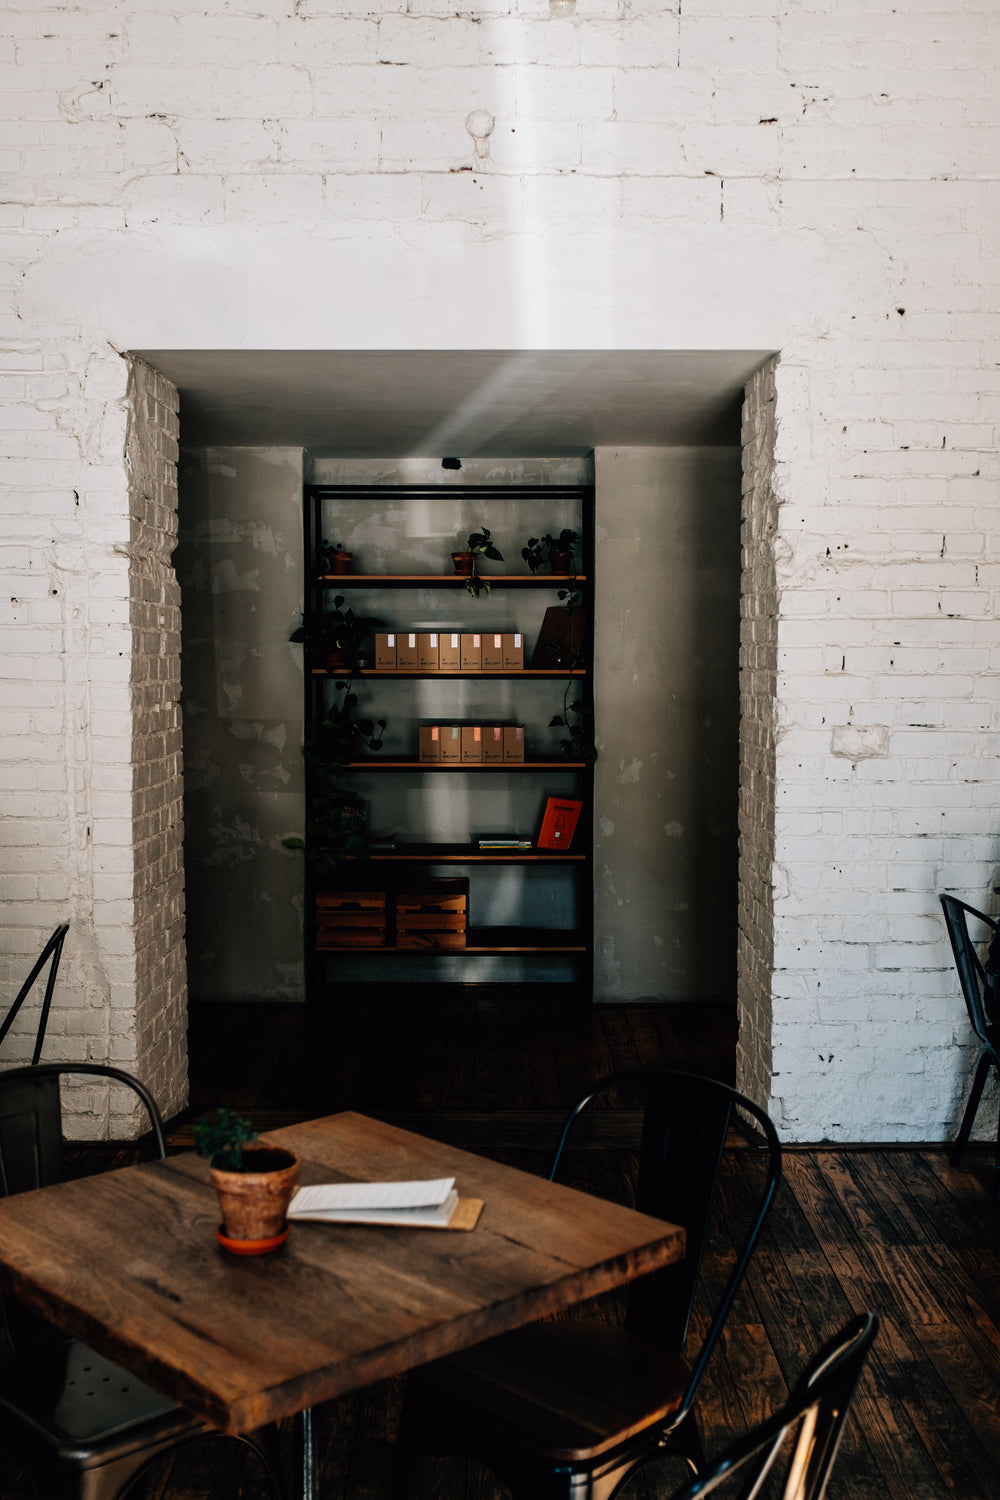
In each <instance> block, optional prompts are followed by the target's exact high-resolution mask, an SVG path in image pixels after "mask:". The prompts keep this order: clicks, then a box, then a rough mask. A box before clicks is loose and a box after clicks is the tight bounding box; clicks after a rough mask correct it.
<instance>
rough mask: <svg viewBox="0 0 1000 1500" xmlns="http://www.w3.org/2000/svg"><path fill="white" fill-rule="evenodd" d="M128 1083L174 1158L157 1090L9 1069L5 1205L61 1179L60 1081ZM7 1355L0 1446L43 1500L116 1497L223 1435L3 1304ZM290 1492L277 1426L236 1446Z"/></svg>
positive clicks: (60, 1068) (4, 1098) (1, 1104)
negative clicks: (165, 1462)
mask: <svg viewBox="0 0 1000 1500" xmlns="http://www.w3.org/2000/svg"><path fill="white" fill-rule="evenodd" d="M64 1074H86V1075H90V1076H92V1077H95V1078H101V1079H107V1080H108V1081H110V1082H113V1083H117V1084H122V1085H124V1086H125V1087H126V1088H129V1089H131V1090H132V1091H133V1093H135V1094H136V1095H137V1096H138V1097H139V1099H141V1101H142V1103H143V1104H144V1105H145V1107H146V1110H147V1112H148V1114H149V1118H150V1121H151V1123H152V1132H153V1139H154V1143H155V1147H156V1153H157V1155H158V1156H159V1157H160V1158H161V1159H162V1158H163V1157H164V1156H165V1155H166V1142H165V1139H164V1133H163V1123H162V1121H161V1119H160V1113H159V1110H158V1109H157V1107H156V1104H155V1102H154V1100H153V1098H152V1096H151V1095H150V1093H149V1091H148V1089H146V1088H144V1086H143V1085H142V1084H141V1083H139V1082H138V1080H137V1079H135V1078H132V1077H131V1076H130V1075H129V1074H128V1073H123V1072H121V1071H120V1069H118V1068H113V1067H107V1066H105V1065H104V1064H102V1063H41V1064H39V1065H38V1066H35V1067H24V1068H10V1069H7V1070H6V1071H2V1072H0V1196H3V1197H5V1196H7V1195H9V1194H11V1193H19V1192H24V1191H26V1190H28V1189H31V1188H36V1187H46V1186H48V1185H49V1184H50V1183H54V1182H59V1181H61V1180H62V1179H63V1160H62V1109H61V1098H60V1078H61V1077H62V1076H63V1075H64ZM0 1312H2V1313H3V1315H4V1318H3V1321H4V1331H5V1333H6V1336H7V1345H8V1349H7V1352H6V1353H5V1354H2V1355H0V1442H2V1443H3V1444H4V1446H5V1447H8V1448H10V1449H11V1450H13V1451H15V1452H18V1453H19V1454H20V1455H21V1456H22V1457H23V1459H24V1461H25V1463H26V1465H27V1467H28V1471H29V1473H30V1474H31V1475H32V1477H33V1478H34V1480H35V1482H36V1484H37V1485H38V1488H39V1491H40V1493H41V1494H42V1495H43V1496H45V1497H46V1500H118V1497H119V1496H123V1495H125V1494H126V1493H127V1492H128V1491H129V1489H130V1488H131V1487H132V1485H133V1484H134V1483H135V1482H136V1480H137V1479H138V1478H139V1476H140V1474H141V1473H142V1471H144V1470H145V1469H146V1468H147V1467H148V1465H149V1464H150V1463H152V1461H153V1460H154V1459H155V1458H157V1457H159V1456H160V1455H161V1454H163V1453H165V1452H167V1451H169V1450H172V1449H176V1448H180V1447H182V1446H184V1445H186V1444H188V1443H191V1442H194V1441H197V1440H200V1439H202V1438H207V1437H213V1438H219V1437H221V1436H223V1434H220V1433H218V1432H216V1431H215V1430H214V1429H213V1428H210V1427H208V1426H206V1425H205V1424H204V1423H203V1422H201V1421H200V1420H198V1419H197V1418H195V1417H192V1416H189V1415H188V1413H187V1412H185V1411H183V1410H182V1409H181V1408H180V1407H179V1406H176V1405H175V1404H174V1403H173V1402H172V1401H170V1400H168V1399H167V1398H166V1397H165V1396H161V1395H160V1394H159V1392H157V1391H154V1390H153V1389H152V1388H151V1387H150V1386H148V1385H146V1384H145V1383H144V1382H143V1381H141V1380H139V1379H137V1378H136V1377H135V1376H133V1375H130V1374H129V1373H128V1372H127V1371H126V1370H123V1369H122V1368H121V1366H120V1365H116V1364H114V1363H113V1362H112V1361H111V1360H109V1359H106V1358H105V1357H104V1356H103V1355H101V1354H98V1353H97V1352H96V1351H95V1350H93V1349H90V1348H89V1347H88V1346H87V1345H86V1344H83V1343H81V1342H80V1341H79V1340H77V1339H71V1338H67V1337H66V1335H65V1334H63V1333H61V1332H60V1331H59V1330H57V1329H55V1328H53V1327H52V1326H51V1325H50V1324H48V1323H45V1322H44V1321H43V1320H42V1319H40V1318H38V1317H36V1316H34V1315H33V1314H31V1313H27V1312H25V1310H24V1309H22V1308H21V1307H20V1306H19V1304H17V1303H14V1302H11V1301H9V1300H6V1299H0ZM229 1441H240V1442H244V1443H246V1444H248V1446H249V1447H250V1448H252V1449H253V1450H254V1452H255V1453H256V1454H257V1456H258V1457H259V1459H260V1460H261V1463H262V1465H263V1471H264V1477H265V1480H266V1484H267V1489H268V1493H269V1494H270V1495H271V1497H272V1500H280V1497H281V1493H282V1489H281V1481H280V1467H279V1462H278V1455H277V1434H276V1430H275V1429H266V1430H264V1431H263V1432H260V1433H253V1434H250V1435H248V1436H247V1437H246V1438H241V1439H232V1438H230V1439H229Z"/></svg>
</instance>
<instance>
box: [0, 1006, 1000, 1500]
mask: <svg viewBox="0 0 1000 1500" xmlns="http://www.w3.org/2000/svg"><path fill="white" fill-rule="evenodd" d="M734 1049H735V1014H734V1007H732V1006H729V1005H725V1004H712V1005H708V1004H703V1003H702V1004H699V1003H693V1004H689V1005H685V1006H663V1007H653V1006H650V1007H637V1008H633V1007H617V1006H607V1007H583V1006H581V1005H580V1004H579V1002H578V1001H577V1000H575V999H574V998H573V997H572V996H568V995H557V996H556V998H555V999H553V998H552V996H551V993H547V992H545V991H539V990H534V991H524V992H520V993H519V992H517V991H515V992H513V993H511V992H510V991H509V990H508V991H506V992H504V991H502V990H501V989H499V987H498V988H497V989H484V990H482V991H479V992H468V991H464V990H460V991H458V992H455V991H453V990H452V991H445V992H441V991H436V992H435V991H417V992H412V991H411V992H409V993H403V992H402V987H400V992H397V993H388V992H377V993H374V994H372V993H368V994H359V995H355V996H351V997H344V996H340V997H335V998H334V997H331V998H330V1000H329V1002H328V1004H327V1005H326V1006H325V1007H323V1008H322V1009H321V1011H320V1012H319V1013H318V1014H313V1015H310V1016H307V1015H305V1014H304V1013H303V1012H302V1011H301V1010H300V1009H299V1008H297V1007H290V1006H261V1007H230V1006H219V1007H215V1006H212V1007H209V1006H203V1007H200V1008H198V1009H197V1010H196V1011H195V1014H194V1015H193V1016H192V1024H191V1064H192V1105H191V1109H190V1110H189V1111H188V1112H187V1114H186V1116H184V1117H181V1118H180V1119H178V1120H175V1121H173V1122H171V1128H170V1140H171V1149H190V1145H191V1127H192V1121H193V1118H194V1116H195V1115H196V1114H197V1113H199V1112H200V1111H201V1110H203V1109H205V1108H207V1107H209V1106H210V1105H213V1104H217V1103H227V1104H231V1105H234V1106H236V1107H239V1108H241V1109H243V1110H245V1111H246V1112H247V1113H248V1114H249V1115H250V1116H251V1118H253V1119H254V1122H255V1123H256V1124H258V1126H259V1127H261V1128H264V1129H266V1128H268V1127H272V1128H273V1127H275V1126H278V1125H281V1124H285V1123H288V1122H290V1121H291V1120H293V1119H298V1118H302V1117H303V1116H308V1115H313V1114H317V1113H324V1112H330V1111H334V1110H338V1109H345V1108H350V1109H360V1110H362V1111H364V1112H367V1113H370V1114H375V1115H378V1116H380V1117H382V1118H387V1119H392V1120H394V1121H396V1122H398V1123H400V1124H402V1125H404V1126H406V1127H407V1128H410V1129H414V1130H418V1131H422V1132H424V1133H425V1134H428V1135H433V1136H435V1137H436V1138H437V1139H441V1140H446V1141H451V1142H454V1143H455V1144H456V1145H461V1146H464V1147H468V1148H469V1149H471V1150H474V1151H479V1152H481V1153H483V1154H484V1155H489V1156H494V1157H496V1158H497V1159H498V1160H502V1161H506V1162H509V1163H510V1164H511V1165H514V1166H519V1167H521V1168H522V1169H524V1170H526V1171H534V1172H542V1171H544V1170H546V1166H547V1162H548V1158H549V1155H550V1151H551V1148H552V1146H553V1145H554V1143H555V1141H556V1139H557V1138H558V1131H559V1127H560V1123H561V1120H562V1117H563V1113H564V1111H565V1109H566V1108H567V1106H568V1105H569V1104H570V1103H571V1102H572V1100H573V1099H574V1098H575V1097H576V1096H577V1095H578V1094H579V1093H582V1092H583V1091H584V1089H585V1088H586V1087H587V1085H588V1084H589V1083H590V1082H591V1081H592V1080H593V1078H594V1077H596V1076H598V1075H601V1074H604V1073H605V1072H607V1071H610V1070H614V1069H616V1068H623V1067H641V1066H657V1065H659V1066H679V1067H690V1068H691V1069H693V1070H694V1071H698V1072H705V1073H709V1074H714V1075H715V1076H718V1077H722V1078H725V1079H727V1080H729V1081H731V1079H732V1072H733V1059H734ZM585 1118H586V1117H585ZM638 1120H639V1116H638V1114H637V1112H636V1111H635V1110H634V1109H632V1108H629V1107H626V1106H624V1105H623V1106H622V1107H620V1108H617V1109H607V1110H604V1111H601V1112H595V1113H594V1115H592V1116H591V1117H590V1119H589V1120H588V1121H587V1128H586V1133H585V1134H584V1135H583V1136H582V1137H580V1138H579V1140H578V1142H577V1144H576V1145H575V1146H574V1149H573V1151H572V1152H571V1153H570V1155H569V1159H568V1160H567V1163H566V1167H567V1173H568V1178H569V1180H571V1181H573V1182H574V1183H575V1184H576V1185H578V1186H580V1187H582V1188H584V1189H585V1190H586V1191H588V1192H591V1193H594V1194H596V1195H598V1196H606V1197H614V1198H617V1199H620V1200H621V1201H629V1197H630V1193H631V1191H632V1188H633V1186H634V1176H635V1156H634V1145H635V1140H636V1134H637V1129H638ZM131 1154H132V1153H131V1151H130V1149H129V1148H126V1149H124V1150H122V1149H118V1148H92V1147H91V1148H86V1149H81V1150H80V1151H78V1152H77V1153H75V1154H74V1157H73V1161H74V1169H75V1170H79V1171H83V1170H92V1169H95V1168H96V1167H102V1168H103V1167H107V1166H113V1165H115V1164H116V1163H119V1162H121V1161H124V1160H127V1159H129V1158H130V1156H131ZM758 1168H759V1162H758V1159H757V1154H756V1153H755V1152H754V1151H753V1150H752V1149H751V1148H749V1147H748V1146H746V1144H745V1143H743V1142H742V1141H741V1140H740V1139H738V1138H734V1141H733V1145H732V1149H731V1150H730V1151H729V1152H728V1153H727V1155H726V1159H725V1161H724V1165H723V1171H722V1177H721V1187H720V1194H719V1218H718V1223H717V1224H716V1225H715V1227H714V1229H713V1234H712V1236H711V1240H710V1244H709V1248H708V1252H707V1254H706V1260H705V1265H704V1271H703V1278H702V1290H701V1293H700V1295H699V1298H698V1302H697V1305H696V1308H695V1312H694V1316H693V1319H692V1335H693V1337H694V1338H697V1336H698V1334H699V1333H700V1332H701V1331H702V1329H703V1328H704V1327H705V1325H706V1323H707V1320H708V1317H709V1313H710V1305H711V1300H712V1298H713V1296H716V1295H717V1294H718V1292H719V1290H720V1289H721V1286H722V1285H723V1282H724V1278H725V1275H726V1272H727V1269H728V1267H729V1265H730V1264H731V1263H732V1258H733V1254H734V1248H733V1247H734V1242H735V1240H736V1239H737V1238H738V1235H739V1232H740V1227H741V1225H742V1224H743V1222H744V1221H745V1219H746V1216H747V1214H748V1212H749V1210H750V1206H751V1203H752V1199H753V1192H754V1184H755V1175H756V1173H757V1171H758ZM992 1191H993V1169H992V1154H991V1153H990V1152H989V1151H985V1150H983V1149H981V1148H974V1149H972V1150H971V1151H969V1152H968V1153H967V1154H966V1156H965V1158H964V1159H963V1162H962V1164H961V1166H960V1167H955V1166H954V1165H952V1163H951V1162H950V1160H949V1157H948V1155H947V1153H946V1152H945V1151H943V1150H941V1149H936V1148H918V1147H914V1148H908V1147H907V1148H885V1149H878V1148H870V1147H866V1148H858V1149H856V1150H850V1149H845V1148H838V1147H833V1146H825V1147H822V1148H818V1149H815V1150H811V1149H809V1150H807V1149H791V1150H788V1151H786V1152H785V1180H784V1181H783V1182H782V1184H781V1186H780V1187H779V1190H778V1194H777V1197H776V1200H775V1204H774V1208H773V1211H772V1214H771V1217H770V1220H769V1222H768V1225H767V1226H766V1228H765V1230H764V1233H763V1235H762V1237H761V1241H760V1244H759V1247H758V1251H757V1254H756V1257H755V1259H754V1262H753V1263H752V1265H751V1269H750V1272H749V1274H748V1277H747V1281H746V1284H745V1288H744V1290H743V1292H742V1294H741V1295H740V1297H739V1299H738V1301H737V1303H736V1306H735V1308H734V1310H733V1313H732V1315H731V1318H730V1321H729V1326H728V1328H727V1332H726V1335H725V1338H724V1341H723V1346H722V1348H721V1349H720V1350H719V1351H717V1354H716V1357H715V1360H714V1362H713V1364H712V1365H711V1366H710V1367H709V1371H708V1373H707V1375H706V1378H705V1380H704V1383H703V1386H702V1391H701V1396H700V1400H699V1413H700V1417H701V1422H702V1427H703V1430H704V1434H705V1441H706V1446H707V1448H708V1450H709V1452H710V1453H711V1452H714V1451H718V1450H719V1449H720V1448H721V1447H723V1446H724V1445H725V1443H726V1442H727V1441H728V1440H729V1439H730V1438H732V1437H734V1436H736V1435H737V1434H739V1433H741V1432H743V1431H745V1430H746V1429H747V1428H748V1426H750V1425H751V1424H753V1423H754V1422H756V1421H759V1420H760V1419H761V1418H762V1417H763V1416H765V1415H766V1414H767V1413H768V1412H770V1411H772V1410H773V1409H774V1407H775V1406H776V1405H778V1404H779V1403H780V1401H781V1399H782V1398H783V1396H784V1395H785V1393H786V1391H787V1390H788V1388H789V1386H790V1385H791V1384H792V1383H793V1382H794V1380H795V1378H796V1377H797V1375H798V1373H799V1372H800V1370H801V1369H802V1367H803V1365H804V1364H805V1363H806V1361H807V1360H808V1358H809V1357H810V1356H811V1354H812V1353H813V1351H814V1350H815V1349H816V1348H817V1346H818V1345H819V1344H820V1343H821V1342H822V1340H823V1339H825V1338H826V1337H827V1336H829V1335H830V1334H831V1333H832V1332H834V1331H835V1330H836V1329H837V1328H838V1327H839V1326H840V1325H841V1324H842V1323H843V1322H845V1321H846V1320H847V1319H848V1318H849V1317H850V1316H851V1315H852V1314H853V1313H854V1312H856V1311H860V1310H861V1309H864V1308H871V1309H872V1310H873V1311H875V1312H877V1313H878V1314H879V1315H880V1317H881V1319H882V1328H881V1332H880V1336H879V1339H878V1341H877V1343H876V1346H875V1348H874V1351H873V1354H872V1357H871V1360H870V1362H869V1366H868V1369H867V1371H866V1373H865V1376H864V1378H863V1380H862V1383H861V1386H860V1389H859V1391H858V1395H857V1398H856V1401H855V1407H854V1412H853V1414H852V1418H851V1422H850V1424H849V1427H848V1430H847V1433H846V1435H845V1439H844V1443H843V1445H842V1449H841V1453H840V1456H839V1459H838V1464H837V1468H836V1470H835V1472H834V1476H833V1479H832V1481H831V1484H830V1487H829V1490H828V1492H827V1493H828V1497H829V1500H946V1497H952V1496H956V1497H957V1496H961V1497H963V1500H997V1497H1000V1257H998V1255H997V1243H998V1238H1000V1211H998V1210H997V1209H996V1208H994V1207H993V1202H992ZM623 1306H624V1294H622V1293H615V1294H609V1295H608V1296H607V1297H605V1298H602V1299H600V1302H599V1304H597V1305H596V1307H595V1308H594V1309H593V1312H594V1315H596V1316H600V1317H604V1318H612V1319H614V1318H618V1317H620V1316H621V1314H622V1309H623ZM569 1315H580V1314H579V1312H577V1313H576V1314H569ZM401 1393H402V1382H401V1381H390V1382H385V1383H383V1384H380V1385H377V1386H373V1387H371V1388H369V1389H367V1390H364V1391H359V1392H356V1393H354V1394H353V1395H351V1396H348V1397H345V1398H344V1399H343V1400H341V1401H339V1402H336V1403H333V1404H331V1405H330V1406H329V1407H326V1408H323V1409H322V1411H321V1412H320V1413H319V1414H318V1416H317V1422H318V1432H319V1460H320V1479H321V1483H320V1494H321V1496H322V1497H323V1500H382V1497H387V1496H388V1495H389V1489H390V1482H391V1473H392V1451H393V1441H394V1435H395V1429H396V1423H397V1420H398V1413H399V1404H400V1399H401ZM681 1478H682V1472H681V1470H680V1467H679V1466H678V1465H677V1463H676V1462H667V1461H664V1462H663V1463H658V1464H656V1465H653V1466H652V1467H651V1468H650V1469H649V1470H648V1471H646V1472H645V1473H644V1474H642V1475H640V1476H638V1477H637V1479H636V1480H635V1481H634V1483H633V1484H632V1485H631V1486H630V1487H629V1489H628V1490H627V1491H626V1494H625V1496H623V1500H665V1497H667V1496H669V1495H670V1494H671V1493H672V1491H673V1489H674V1488H675V1487H676V1486H677V1485H678V1484H679V1483H680V1481H681ZM505 1493H506V1492H505V1491H503V1490H502V1489H501V1488H500V1487H499V1486H498V1485H497V1484H496V1483H495V1482H494V1481H493V1480H492V1479H491V1477H490V1476H489V1475H488V1474H486V1473H485V1472H484V1471H482V1470H479V1469H477V1468H476V1467H475V1466H474V1465H469V1464H467V1463H464V1462H452V1461H447V1462H445V1461H441V1462H434V1463H431V1462H428V1463H425V1464H424V1465H422V1466H421V1467H420V1469H419V1470H418V1473H417V1482H416V1484H415V1485H414V1489H413V1496H414V1500H504V1497H505ZM262 1495H263V1489H262V1486H261V1484H260V1481H259V1476H258V1474H257V1472H256V1470H255V1468H254V1464H253V1461H252V1459H251V1457H250V1456H249V1455H248V1454H245V1453H243V1452H242V1450H234V1449H233V1447H232V1445H231V1444H229V1443H226V1442H218V1443H212V1444H208V1445H201V1446H198V1447H196V1448H193V1449H190V1450H187V1451H186V1452H184V1453H182V1454H180V1455H178V1456H175V1457H172V1458H169V1459H165V1460H162V1461H160V1463H159V1464H158V1465H157V1467H156V1469H155V1470H154V1472H153V1473H152V1474H151V1475H150V1476H149V1478H148V1480H147V1481H146V1482H145V1485H144V1488H140V1490H138V1491H137V1492H136V1493H135V1495H134V1497H133V1500H257V1497H259V1496H262ZM29 1497H34V1491H33V1490H32V1489H31V1487H30V1484H29V1482H28V1479H27V1477H26V1475H25V1474H24V1473H23V1472H22V1471H21V1470H20V1469H19V1468H18V1466H17V1464H16V1462H15V1460H14V1459H13V1458H11V1457H10V1456H9V1455H5V1454H3V1453H0V1500H29ZM43 1500H49V1497H43Z"/></svg>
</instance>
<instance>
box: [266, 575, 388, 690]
mask: <svg viewBox="0 0 1000 1500" xmlns="http://www.w3.org/2000/svg"><path fill="white" fill-rule="evenodd" d="M343 603H344V595H343V594H337V595H335V597H334V600H333V608H332V609H328V610H324V612H323V614H322V615H320V617H319V618H318V620H316V621H314V622H313V621H310V622H309V623H307V622H306V621H305V620H303V622H302V624H301V625H299V626H298V627H297V628H296V629H295V630H293V631H292V633H291V635H290V636H289V637H288V639H289V640H290V641H297V642H299V643H301V644H303V645H305V646H306V647H307V649H308V650H310V651H312V652H314V653H324V652H325V653H329V652H331V651H341V652H343V654H344V658H345V661H346V664H347V666H348V668H349V669H350V670H352V671H353V670H354V668H355V667H356V666H357V661H358V656H359V654H360V652H361V650H362V647H364V646H365V645H366V644H367V642H368V640H369V639H370V637H371V633H372V631H373V630H374V629H375V628H376V626H378V625H380V624H381V621H380V620H377V619H376V618H375V617H374V616H373V615H356V614H355V613H354V611H353V609H343V608H342V605H343Z"/></svg>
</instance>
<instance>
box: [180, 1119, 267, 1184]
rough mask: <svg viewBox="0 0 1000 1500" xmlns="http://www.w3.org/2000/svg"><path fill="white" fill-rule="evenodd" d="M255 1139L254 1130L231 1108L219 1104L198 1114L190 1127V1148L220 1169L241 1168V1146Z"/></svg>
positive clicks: (255, 1133)
mask: <svg viewBox="0 0 1000 1500" xmlns="http://www.w3.org/2000/svg"><path fill="white" fill-rule="evenodd" d="M256 1139H257V1132H256V1130H254V1128H253V1126H252V1125H251V1124H250V1121H249V1120H245V1119H244V1118H243V1116H242V1115H238V1114H237V1113H236V1112H235V1110H232V1109H227V1108H225V1106H222V1105H220V1107H219V1108H218V1109H213V1110H210V1111H209V1112H208V1114H205V1115H202V1117H201V1119H200V1120H199V1121H198V1123H197V1124H196V1125H195V1127H194V1148H195V1150H196V1151H197V1153H198V1155H199V1156H207V1157H208V1160H209V1163H210V1165H211V1166H213V1167H218V1168H219V1169H220V1170H221V1171H223V1172H242V1171H243V1147H244V1146H248V1145H249V1144H250V1142H251V1141H255V1140H256Z"/></svg>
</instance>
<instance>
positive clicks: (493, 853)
mask: <svg viewBox="0 0 1000 1500" xmlns="http://www.w3.org/2000/svg"><path fill="white" fill-rule="evenodd" d="M369 858H370V859H372V860H378V861H379V862H381V863H386V864H391V863H393V862H394V861H396V862H409V861H418V862H420V863H421V864H461V865H464V864H497V865H505V864H540V865H552V864H557V865H558V864H585V863H586V861H587V858H588V856H587V854H586V853H583V852H581V853H578V854H563V853H556V852H555V851H552V852H550V851H549V850H546V849H476V848H475V847H474V846H473V845H471V844H398V845H397V846H396V848H395V849H392V850H388V849H386V850H379V851H375V850H372V852H371V854H370V855H369Z"/></svg>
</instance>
